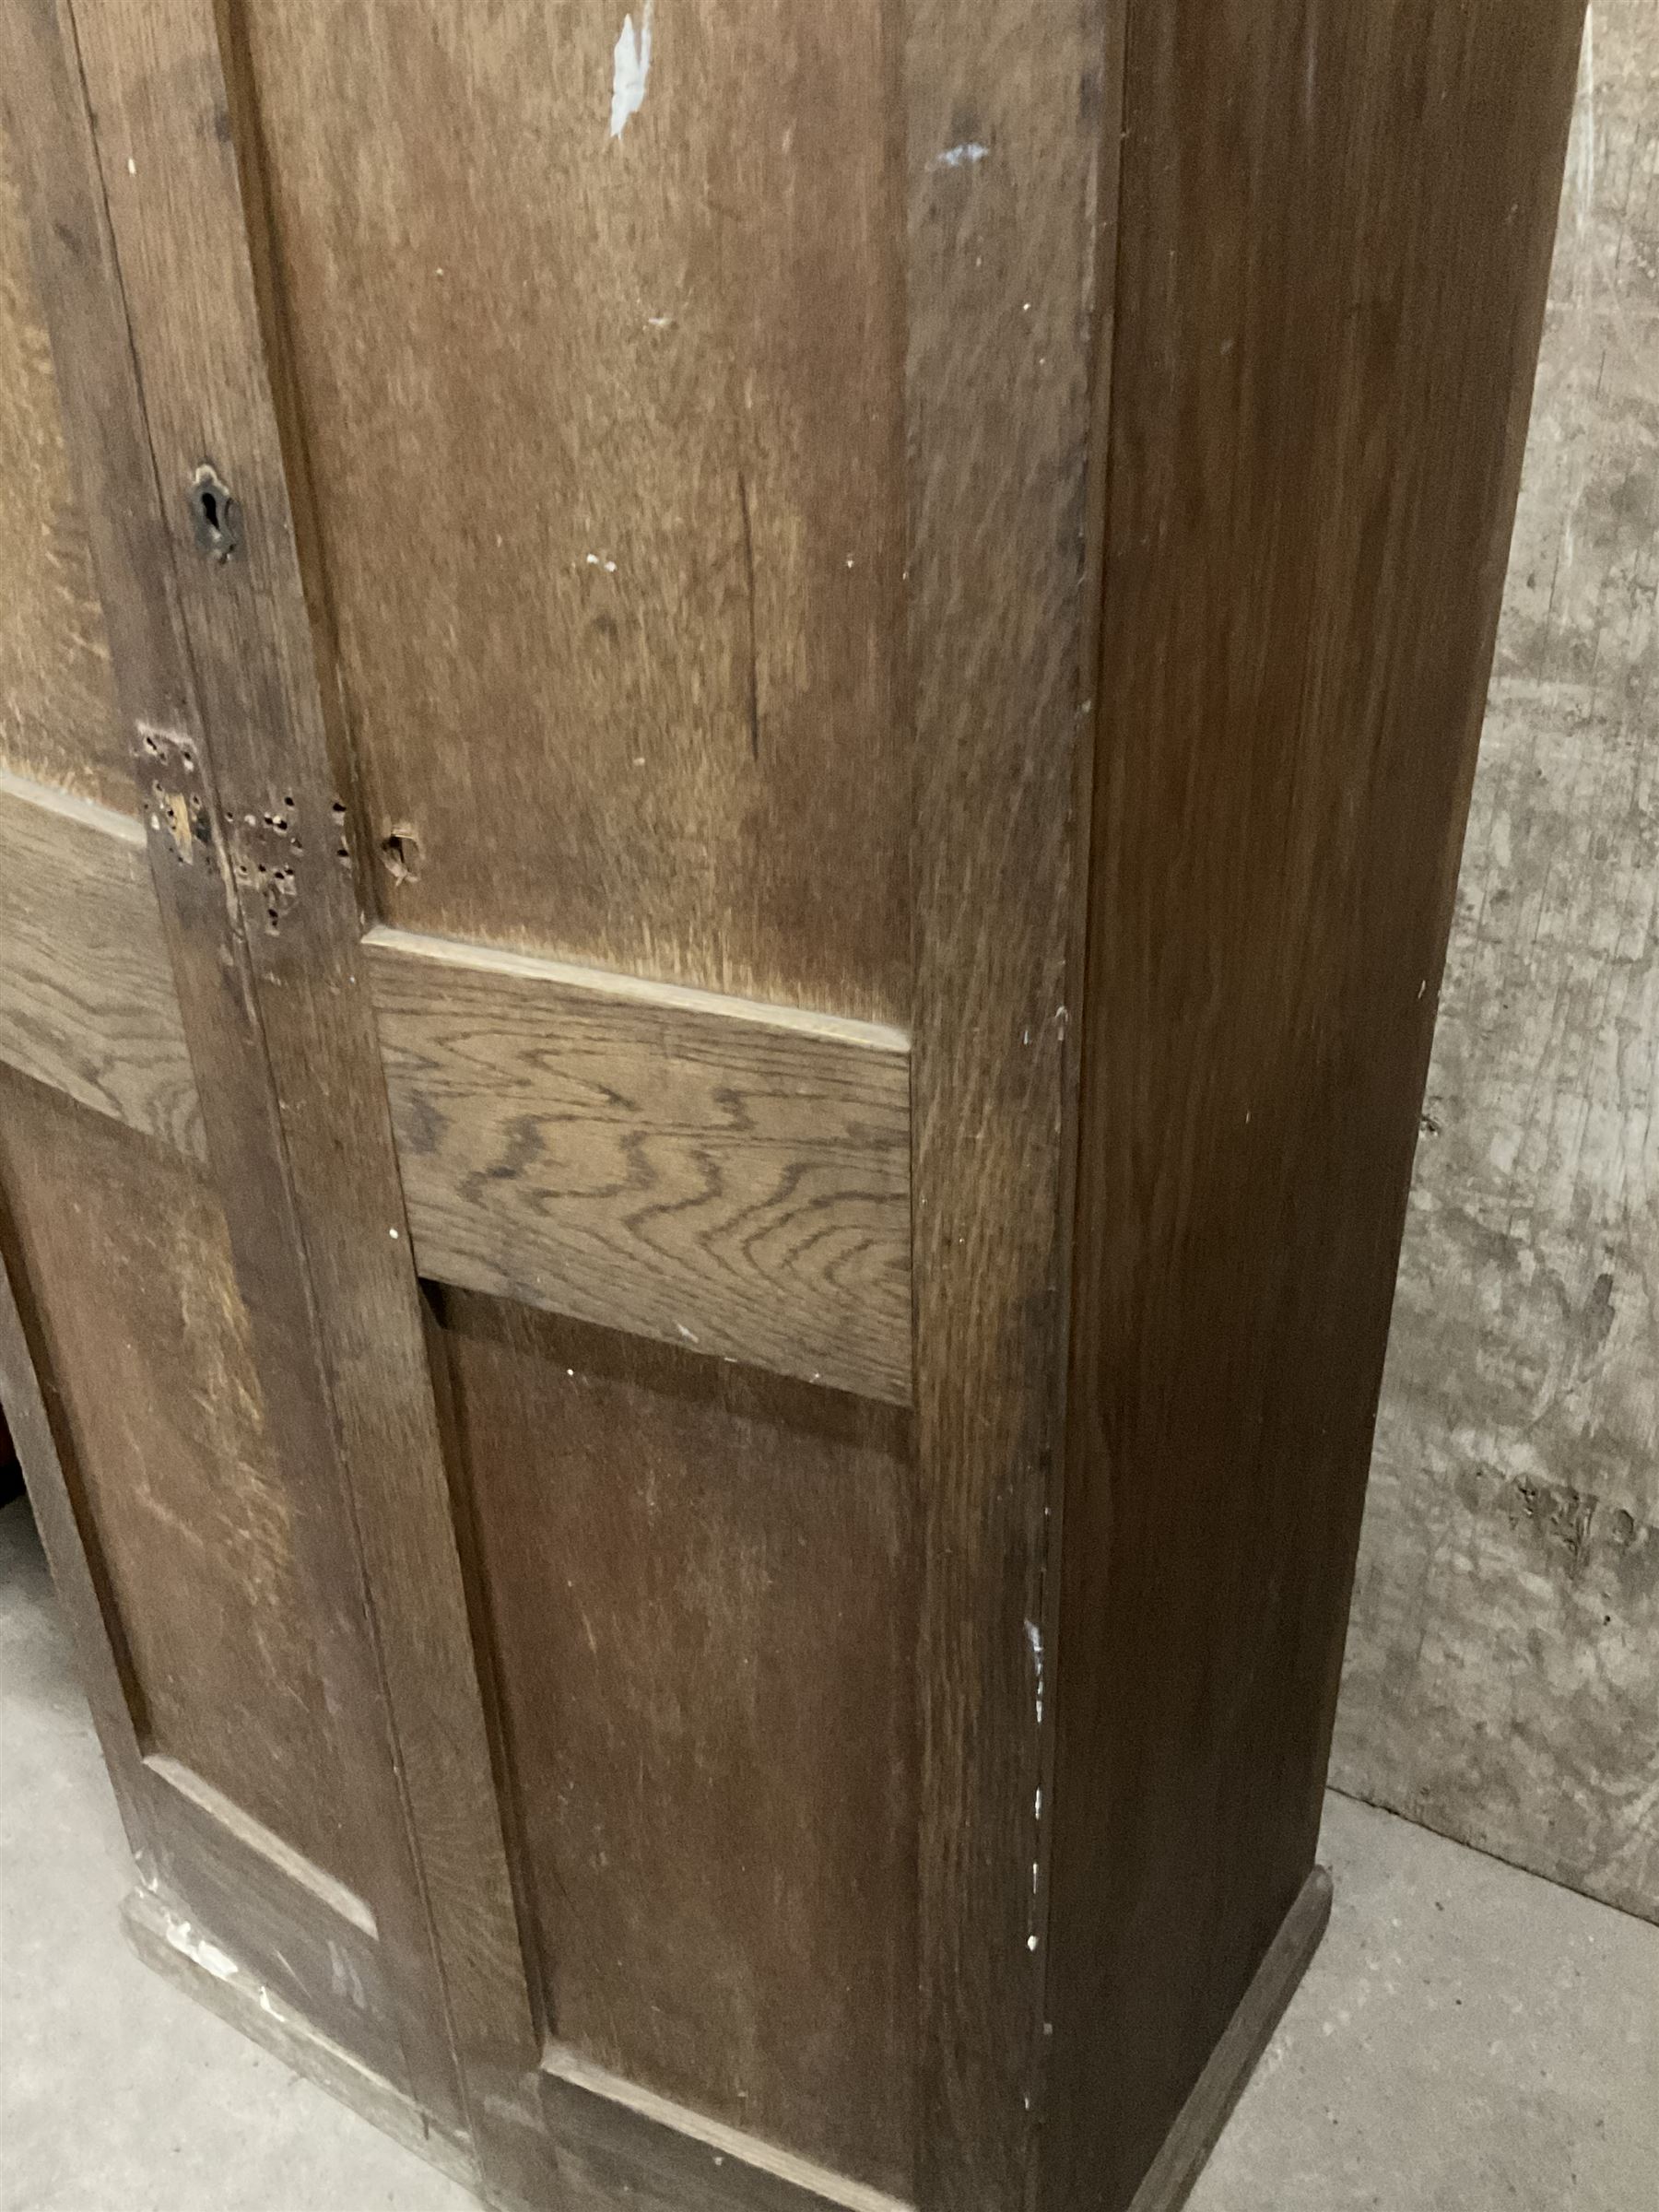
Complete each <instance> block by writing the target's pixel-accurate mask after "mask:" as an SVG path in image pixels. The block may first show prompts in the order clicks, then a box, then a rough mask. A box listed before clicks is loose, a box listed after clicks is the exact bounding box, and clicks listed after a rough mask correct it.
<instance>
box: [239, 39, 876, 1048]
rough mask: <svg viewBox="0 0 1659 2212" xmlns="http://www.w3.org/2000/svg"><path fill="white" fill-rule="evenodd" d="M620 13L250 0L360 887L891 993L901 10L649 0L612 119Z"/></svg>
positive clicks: (596, 957)
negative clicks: (364, 858) (365, 861)
mask: <svg viewBox="0 0 1659 2212" xmlns="http://www.w3.org/2000/svg"><path fill="white" fill-rule="evenodd" d="M622 12H623V11H622V10H621V9H620V8H618V9H617V10H615V11H612V12H607V11H606V10H605V9H594V8H593V7H588V6H575V5H572V4H571V0H559V5H555V6H548V5H547V0H500V4H498V5H495V6H491V7H490V8H488V10H485V11H482V15H483V17H484V18H487V19H481V11H480V10H479V9H478V8H477V7H476V6H468V5H465V0H430V4H425V5H422V6H418V7H411V6H407V5H406V4H405V0H333V4H332V5H331V6H327V7H295V6H289V5H288V0H253V4H252V5H249V6H244V7H243V8H242V9H241V11H240V13H241V18H242V19H243V20H244V22H245V24H246V28H247V33H248V38H249V44H250V53H251V56H252V62H253V74H254V76H255V77H256V80H257V83H258V87H259V109H260V118H261V127H262V129H263V132H264V134H265V146H266V149H267V155H268V161H269V175H270V182H271V193H272V204H273V209H274V216H275V223H276V236H277V243H278V247H279V252H280V275H281V279H282V285H283V289H284V291H285V293H286V295H287V297H288V299H289V300H291V301H292V302H293V303H294V309H295V312H294V316H293V344H294V357H295V363H296V369H297V392H298V397H299V400H300V406H301V409H302V412H303V418H304V423H305V430H306V437H307V440H308V442H309V444H310V447H311V450H312V456H313V459H314V463H315V483H316V488H317V512H318V520H319V525H320V533H321V546H322V550H323V554H324V562H325V566H326V571H327V577H328V592H329V598H330V605H331V607H332V609H333V615H334V619H335V624H336V627H337V634H338V641H339V669H340V677H341V681H342V685H343V688H344V696H345V700H346V706H347V715H348V719H349V724H350V728H351V733H352V738H353V747H354V755H355V760H356V768H357V772H358V774H359V777H360V779H361V792H362V802H363V827H364V832H365V850H366V851H368V852H373V851H375V850H376V848H377V847H378V846H379V844H380V842H381V841H383V840H386V839H388V838H389V837H391V836H392V835H393V834H394V833H395V834H397V835H398V836H399V838H400V847H399V853H398V854H397V855H394V854H391V853H388V854H387V855H386V861H387V864H388V865H382V866H379V867H377V869H376V872H375V881H374V883H373V885H372V886H371V890H372V894H373V897H374V900H375V902H376V904H377V906H378V908H379V910H380V912H381V913H382V916H383V918H384V919H385V920H386V921H388V922H390V923H393V924H396V925H398V926H400V927H406V928H410V929H415V930H421V931H428V932H430V933H432V934H435V935H446V936H458V937H477V938H478V939H480V940H483V941H486V942H492V943H495V944H498V945H502V946H508V947H518V948H522V949H526V950H532V951H538V952H545V953H551V954H555V955H558V956H559V957H561V958H566V959H574V960H580V961H588V962H592V963H593V964H594V965H595V966H598V967H604V968H611V969H617V970H620V971H627V972H629V973H635V974H640V975H648V976H653V977H657V978H662V979H665V980H668V981H675V982H686V983H691V984H695V985H700V986H701V987H703V988H706V989H710V990H716V991H724V992H731V993H734V994H738V995H741V996H745V997H755V998H762V999H769V1000H773V1001H778V1002H782V1003H784V1004H792V1005H800V1006H812V1007H817V1008H821V1009H824V1010H828V1011H830V1012H835V1013H841V1014H848V1015H857V1016H866V1017H869V1018H875V1019H878V1020H889V1021H890V1020H902V1019H903V1018H905V1014H906V1010H907V1007H908V999H909V955H910V926H909V912H908V865H909V843H910V840H909V824H908V792H909V781H910V756H909V745H908V735H907V732H906V729H905V723H904V713H903V664H902V644H903V641H902V636H901V633H900V628H899V625H898V624H897V622H896V621H895V619H894V609H895V607H896V606H897V605H898V603H899V599H900V594H901V592H902V589H903V585H902V579H901V566H902V560H903V544H902V534H901V523H902V516H901V512H900V502H899V499H898V496H897V487H898V486H899V484H900V481H901V478H902V469H903V453H902V447H901V443H900V440H901V435H902V421H901V417H900V406H899V385H900V350H901V342H902V341H901V335H900V265H899V258H900V236H901V233H900V215H899V207H898V200H897V184H898V179H897V162H896V158H895V138H894V117H893V113H892V105H891V84H890V77H889V76H888V65H889V55H888V41H890V37H891V33H890V31H889V29H888V27H887V24H886V22H885V21H884V18H885V16H886V14H887V11H885V10H884V9H883V8H882V7H881V6H879V5H877V0H841V5H839V6H836V7H835V9H834V10H833V11H832V12H830V13H824V12H822V11H819V10H815V9H812V8H801V7H787V8H786V7H779V6H772V5H770V4H767V5H754V4H753V0H744V4H742V5H737V6H733V5H731V0H665V4H664V5H660V6H658V7H657V8H656V12H655V22H654V29H653V44H652V53H651V64H650V71H649V78H648V88H647V90H646V93H645V97H644V100H643V101H642V104H641V107H640V108H639V110H638V112H636V113H635V114H633V115H632V116H631V118H629V120H628V121H627V123H626V125H625V127H624V128H623V129H622V131H621V133H620V135H618V136H614V137H613V136H612V135H610V129H609V123H610V109H611V93H612V75H613V53H614V48H615V44H616V41H617V38H618V32H619V31H620V29H621V18H622ZM641 14H642V11H641V7H640V6H638V5H637V4H636V5H635V6H633V9H632V16H631V20H632V22H633V24H634V26H635V27H636V31H637V29H638V27H639V26H640V23H641ZM345 85H349V86H350V87H351V96H350V97H349V98H348V99H341V98H340V97H339V89H340V88H341V87H342V86H345ZM394 862H395V865H392V864H393V863H394Z"/></svg>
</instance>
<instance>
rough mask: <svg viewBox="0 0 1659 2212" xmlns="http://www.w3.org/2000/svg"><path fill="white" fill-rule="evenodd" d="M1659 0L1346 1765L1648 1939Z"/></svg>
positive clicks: (1506, 750)
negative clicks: (1644, 1920) (1632, 1916)
mask: <svg viewBox="0 0 1659 2212" xmlns="http://www.w3.org/2000/svg"><path fill="white" fill-rule="evenodd" d="M1656 588H1659V0H1594V4H1593V7H1592V12H1591V18H1590V23H1589V28H1588V30H1587V33H1586V40H1585V47H1584V56H1583V66H1582V69H1581V75H1580V85H1579V98H1578V112H1577V114H1576V117H1575V120H1574V126H1573V135H1572V145H1571V153H1570V155H1569V161H1568V174H1567V186H1566V193H1565V196H1564V200H1563V205H1562V210H1561V221H1560V229H1559V236H1558V241H1557V246H1556V257H1555V271H1554V278H1553V282H1552V287H1551V298H1550V305H1549V313H1548V320H1547V325H1546V331H1545V337H1544V347H1543V355H1542V359H1541V361H1540V366H1539V374H1538V383H1537V392H1536V397H1535V404H1534V408H1533V418H1532V429H1531V434H1530V438H1529V442H1528V447H1527V455H1526V467H1525V473H1524V482H1523V488H1522V495H1521V509H1520V515H1519V520H1518V523H1517V526H1516V533H1515V540H1514V548H1513V553H1512V559H1511V565H1510V574H1509V582H1508V587H1507V592H1506V595H1505V602H1504V612H1503V621H1502V627H1501V630H1500V639H1499V645H1498V657H1497V665H1496V667H1495V671H1494V675H1493V681H1492V687H1491V693H1490V697H1489V700H1488V711H1487V721H1486V728H1485V734H1484V736H1483V740H1482V752H1481V761H1480V768H1479V771H1478V776H1477V782H1476V789H1475V801H1474V809H1473V814H1472V816H1471V819H1470V825H1469V836H1468V843H1467V846H1466V848H1465V857H1464V866H1463V875H1462V881H1461V885H1460V889H1459V895H1458V910H1457V919H1456V924H1455V926H1454V930H1453V944H1452V951H1451V957H1450V960H1449V964H1448V968H1447V973H1446V982H1445V986H1444V989H1443V992H1442V994H1441V1010H1440V1022H1439V1028H1438V1030H1437V1031H1436V1038H1435V1050H1434V1059H1433V1065H1432V1071H1431V1073H1430V1081H1429V1093H1428V1098H1427V1100H1426V1111H1425V1112H1424V1116H1423V1125H1422V1135H1421V1137H1420V1139H1419V1143H1418V1160H1417V1172H1416V1180H1415V1185H1414V1189H1413V1193H1412V1201H1411V1214H1410V1220H1409V1224H1408V1227H1407V1230H1406V1244H1405V1252H1404V1256H1403V1259H1402V1263H1401V1270H1400V1280H1399V1288H1398V1291H1397V1294H1396V1300H1395V1308H1394V1332H1393V1335H1392V1338H1391V1340H1390V1347H1389V1358H1388V1371H1387V1377H1386V1380H1385V1382H1384V1385H1383V1393H1382V1416H1381V1420H1380V1423H1379V1427H1378V1431H1377V1443H1376V1453H1375V1458H1374V1461H1373V1465H1372V1469H1371V1494H1370V1499H1369V1502H1368V1507H1367V1514H1366V1524H1365V1534H1364V1540H1363V1544H1362V1547H1361V1553H1360V1563H1359V1582H1358V1586H1357V1590H1356V1596H1355V1608H1354V1618H1353V1623H1352V1628H1351V1630H1350V1633H1349V1639H1348V1652H1347V1673H1346V1677H1345V1682H1344V1689H1343V1700H1342V1705H1341V1709H1340V1712H1339V1715H1338V1721H1337V1734H1336V1747H1335V1770H1334V1773H1333V1780H1334V1781H1335V1783H1336V1785H1337V1786H1338V1787H1339V1788H1341V1789H1345V1790H1347V1791H1348V1792H1350V1793H1351V1794H1355V1795H1358V1796H1362V1797H1366V1798H1369V1799H1371V1800H1372V1801H1373V1802H1375V1803H1378V1804H1381V1805H1385V1806H1390V1807H1392V1808H1393V1809H1394V1810H1395V1811H1398V1812H1402V1813H1406V1814H1407V1815H1408V1816H1409V1817H1410V1818H1413V1819H1415V1820H1418V1821H1421V1822H1423V1823H1424V1824H1425V1825H1426V1826H1428V1827H1430V1828H1435V1829H1439V1830H1442V1831H1443V1832H1444V1833H1446V1834H1448V1835H1453V1836H1456V1837H1459V1838H1461V1839H1462V1840H1463V1841H1466V1842H1470V1843H1474V1844H1477V1845H1478V1846H1480V1847H1481V1848H1482V1849H1484V1850H1487V1851H1490V1852H1494V1853H1497V1854H1498V1855H1499V1856H1500V1857H1502V1858H1506V1859H1511V1860H1513V1861H1514V1862H1516V1863H1517V1864H1518V1865H1524V1866H1528V1867H1531V1868H1533V1869H1535V1871H1537V1872H1539V1873H1541V1874H1546V1875H1548V1876H1550V1877H1553V1878H1555V1879H1556V1880H1559V1881H1561V1882H1565V1883H1568V1884H1570V1885H1571V1886H1572V1887H1573V1888H1580V1889H1583V1890H1586V1891H1588V1892H1589V1893H1590V1894H1591V1895H1592V1896H1594V1897H1599V1898H1602V1899H1605V1900H1607V1901H1609V1902H1611V1903H1614V1904H1618V1905H1621V1906H1624V1907H1625V1908H1627V1909H1628V1910H1630V1911H1631V1912H1641V1913H1642V1914H1644V1915H1646V1916H1647V1917H1649V1918H1653V1919H1659V1124H1656V1122H1655V1116H1654V1104H1655V1095H1656V1092H1659V1076H1656V1061H1659V929H1656V923H1655V915H1656V909H1659V621H1656V619H1655V592H1656Z"/></svg>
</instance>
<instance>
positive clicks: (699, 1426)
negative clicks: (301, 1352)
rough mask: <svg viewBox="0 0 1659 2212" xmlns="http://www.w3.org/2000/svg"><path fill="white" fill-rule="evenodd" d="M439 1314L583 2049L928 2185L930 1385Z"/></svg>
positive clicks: (735, 2120)
mask: <svg viewBox="0 0 1659 2212" xmlns="http://www.w3.org/2000/svg"><path fill="white" fill-rule="evenodd" d="M441 1313H442V1320H443V1328H442V1342H443V1346H444V1348H445V1352H446V1354H447V1358H448V1361H449V1365H450V1370H451V1373H452V1376H453V1391H454V1406H455V1420H456V1432H457V1436H458V1439H459V1444H460V1456H461V1460H462V1465H463V1468H464V1474H465V1488H466V1493H467V1496H468V1498H469V1500H470V1508H471V1512H472V1514H473V1516H474V1518H475V1522H476V1527H477V1543H478V1557H479V1562H480V1567H481V1570H482V1580H483V1583H484V1586H485V1588H486V1589H487V1590H488V1616H489V1620H490V1638H491V1643H492V1647H493V1650H492V1658H493V1663H494V1669H495V1675H496V1680H497V1684H498V1688H499V1694H500V1700H501V1705H502V1711H503V1716H504V1724H505V1733H506V1740H507V1747H508V1760H509V1767H510V1773H511V1792H512V1800H513V1803H514V1807H515V1816H516V1818H515V1827H516V1840H517V1844H518V1848H519V1850H520V1851H521V1852H522V1853H523V1858H524V1890H525V1892H526V1894H527V1896H528V1897H529V1899H530V1900H532V1908H533V1909H532V1921H533V1925H534V1933H535V1945H536V1950H537V1959H538V1965H539V1971H540V1975H541V1979H542V1983H543V1987H544V1992H545V1998H546V2006H547V2015H548V2018H549V2019H550V2022H551V2025H552V2029H553V2032H554V2035H555V2038H556V2045H557V2048H556V2050H555V2053H554V2056H553V2064H554V2065H555V2066H556V2067H564V2066H566V2065H568V2054H571V2053H573V2054H574V2055H575V2056H576V2058H577V2059H579V2060H580V2061H582V2062H585V2063H586V2064H587V2065H590V2066H596V2067H598V2068H601V2069H604V2070H605V2071H606V2072H607V2073H609V2074H611V2075H613V2076H616V2077H622V2079H624V2080H626V2081H629V2082H633V2083H635V2084H637V2085H639V2086H640V2087H641V2088H643V2089H645V2090H648V2091H653V2092H655V2093H656V2094H658V2095H659V2096H661V2097H664V2098H666V2099H668V2100H672V2101H674V2102H675V2103H677V2104H679V2105H683V2106H688V2107H690V2108H692V2109H693V2110H695V2111H697V2112H701V2113H703V2114H705V2115H707V2116H709V2117H711V2118H712V2119H714V2120H716V2121H719V2122H723V2123H724V2124H727V2125H728V2126H730V2127H733V2128H736V2129H739V2130H742V2131H744V2132H746V2133H747V2134H750V2135H753V2136H759V2137H760V2138H762V2139H763V2140H768V2141H771V2142H773V2143H778V2144H782V2145H784V2146H787V2147H789V2148H790V2149H791V2150H793V2151H795V2152H797V2153H800V2154H803V2155H805V2156H806V2157H807V2158H809V2159H818V2160H821V2161H822V2162H823V2163H825V2164H827V2165H829V2166H831V2167H834V2168H836V2169H838V2170H840V2171H842V2172H845V2173H848V2174H852V2175H855V2176H858V2177H860V2178H862V2179H864V2180H865V2181H867V2182H870V2183H874V2184H876V2185H877V2186H879V2187H882V2188H886V2189H888V2190H892V2191H896V2192H898V2193H899V2194H908V2193H909V2189H910V2185H911V2172H912V2167H911V2160H912V2080H913V2063H914V2062H913V2038H914V2006H915V1879H916V1875H915V1819H916V1811H915V1806H916V1745H915V1723H914V1712H913V1707H914V1696H913V1689H912V1664H913V1653H914V1648H915V1583H914V1559H913V1556H912V1525H913V1494H914V1493H913V1475H912V1466H911V1459H910V1451H909V1419H908V1416H907V1415H905V1414H904V1413H902V1412H900V1410H899V1409H897V1408H895V1407H889V1406H879V1405H876V1404H873V1403H870V1402H868V1401H864V1400H860V1399H857V1398H853V1397H850V1396H845V1395H842V1394H838V1393H830V1392H827V1391H824V1390H814V1389H812V1388H810V1387H808V1386H806V1385H805V1384H802V1383H799V1382H792V1381H786V1380H784V1379H783V1378H782V1377H778V1376H769V1375H765V1374H759V1373H756V1372H754V1371H745V1370H743V1369H739V1368H735V1367H732V1366H729V1365H725V1364H724V1363H720V1362H716V1361H714V1360H711V1359H705V1358H701V1357H700V1356H698V1355H697V1354H694V1353H690V1352H688V1351H686V1350H685V1349H683V1348H679V1349H670V1348H668V1347H665V1346H656V1345H652V1344H648V1343H644V1342H642V1341H641V1340H639V1339H637V1338H635V1339H629V1338H627V1337H624V1336H620V1335H615V1334H613V1333H611V1332H608V1331H602V1330H597V1329H593V1328H588V1327H583V1326H582V1325H580V1324H573V1323H570V1322H564V1321H558V1320H555V1319H553V1318H552V1317H550V1316H547V1315H543V1314H538V1313H533V1312H526V1311H525V1310H524V1308H523V1307H520V1306H515V1305H512V1304H511V1303H508V1302H506V1301H503V1300H492V1299H485V1298H479V1297H476V1296H469V1295H464V1294H456V1295H451V1296H449V1297H446V1298H445V1299H444V1300H442V1301H441ZM561 2053H562V2054H566V2055H561Z"/></svg>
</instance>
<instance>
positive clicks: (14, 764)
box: [0, 129, 138, 814]
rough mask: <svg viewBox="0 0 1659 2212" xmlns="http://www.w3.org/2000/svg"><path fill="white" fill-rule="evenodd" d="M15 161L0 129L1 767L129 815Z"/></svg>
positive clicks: (122, 750) (121, 749) (132, 803)
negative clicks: (37, 778) (116, 808)
mask: <svg viewBox="0 0 1659 2212" xmlns="http://www.w3.org/2000/svg"><path fill="white" fill-rule="evenodd" d="M16 161H17V154H16V150H15V149H14V148H13V147H12V145H11V143H10V140H9V137H8V135H7V134H6V132H5V131H4V130H3V129H0V767H4V768H8V769H10V770H12V771H15V772H16V773H17V774H18V775H24V776H35V777H39V778H41V780H42V781H43V782H51V783H56V784H59V785H61V786H62V787H63V788H64V789H65V790H67V791H73V792H76V793H78V794H80V795H81V796H82V797H83V798H88V799H96V800H97V801H99V803H100V805H102V806H114V807H118V808H120V809H121V810H122V812H124V813H125V814H135V813H136V812H137V810H138V800H137V794H136V791H135V786H134V782H133V771H132V769H131V767H130V766H129V765H128V761H127V755H126V747H125V745H124V741H123V737H122V732H121V724H120V721H119V719H118V717H117V714H116V711H115V694H114V689H113V687H112V682H111V678H110V665H109V652H108V648H107V646H106V644H105V641H104V629H103V616H102V613H101V611H100V607H99V604H98V594H97V593H96V592H95V591H94V589H93V587H92V570H91V560H90V557H89V555H88V549H87V537H86V529H85V526H84V524H83V523H82V521H81V517H80V512H79V510H78V508H77V506H76V499H75V493H74V489H73V488H72V486H71V483H70V477H69V460H68V455H67V454H66V453H65V449H64V426H63V420H62V417H61V415H60V413H59V409H58V394H57V386H56V383H55V382H54V381H53V372H52V349H51V346H50V344H49V342H48V339H47V336H46V319H45V316H44V314H43V312H42V311H41V301H40V296H39V293H38V290H37V288H36V284H35V274H34V268H33V265H32V262H31V260H30V256H29V231H28V227H27V225H26V224H25V222H24V219H23V210H22V207H21V206H20V204H19V200H18V179H17V177H16V175H15V174H14V173H13V172H14V167H15V164H16Z"/></svg>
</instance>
